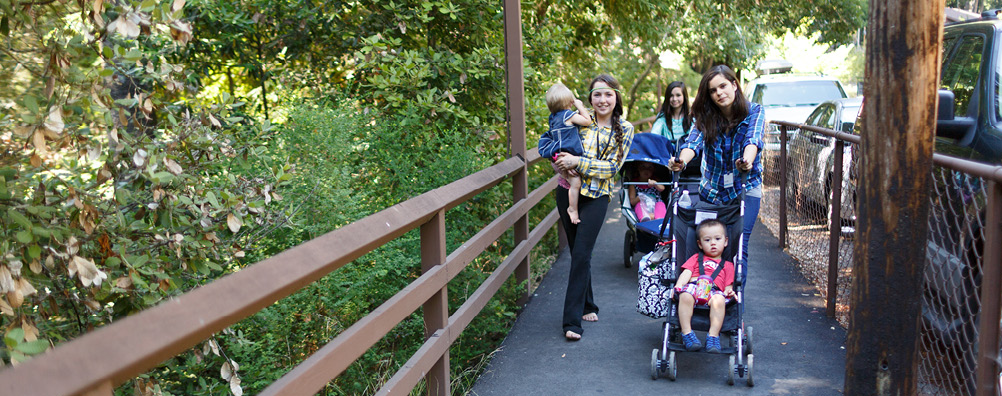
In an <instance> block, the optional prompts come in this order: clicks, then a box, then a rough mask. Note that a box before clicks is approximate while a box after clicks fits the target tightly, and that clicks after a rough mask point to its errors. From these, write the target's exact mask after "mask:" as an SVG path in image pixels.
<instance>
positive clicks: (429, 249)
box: [421, 210, 450, 396]
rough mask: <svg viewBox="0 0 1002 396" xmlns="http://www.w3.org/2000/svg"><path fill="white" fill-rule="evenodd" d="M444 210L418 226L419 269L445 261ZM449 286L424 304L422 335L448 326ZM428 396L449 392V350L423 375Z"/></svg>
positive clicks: (432, 333) (430, 333) (447, 393)
mask: <svg viewBox="0 0 1002 396" xmlns="http://www.w3.org/2000/svg"><path fill="white" fill-rule="evenodd" d="M445 258H446V249H445V211H444V210H439V211H438V213H436V214H435V215H434V216H432V218H431V219H430V220H428V222H427V223H424V224H422V225H421V272H422V273H425V272H428V271H430V270H431V269H432V268H434V267H435V266H438V265H442V264H444V263H445ZM448 290H449V289H448V287H443V288H442V289H441V290H439V291H438V292H437V293H435V295H433V296H431V298H429V299H428V301H427V302H425V303H424V331H425V338H429V337H432V336H433V335H434V334H435V331H437V330H439V329H444V328H445V327H446V326H448V325H449V296H448ZM425 383H426V385H427V387H428V396H448V395H449V394H450V392H449V351H448V350H446V351H445V353H443V354H442V357H441V358H439V359H438V361H437V362H435V365H434V366H432V368H431V370H429V371H428V373H427V374H425Z"/></svg>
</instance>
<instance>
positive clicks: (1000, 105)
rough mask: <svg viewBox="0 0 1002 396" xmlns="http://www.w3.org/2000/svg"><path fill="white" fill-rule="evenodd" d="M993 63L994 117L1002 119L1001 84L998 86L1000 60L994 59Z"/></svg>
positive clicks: (1001, 64)
mask: <svg viewBox="0 0 1002 396" xmlns="http://www.w3.org/2000/svg"><path fill="white" fill-rule="evenodd" d="M995 63H997V65H995V76H994V77H993V78H994V79H995V119H997V120H1002V86H1000V84H999V83H1000V81H999V78H1000V75H1002V62H999V61H996V62H995Z"/></svg>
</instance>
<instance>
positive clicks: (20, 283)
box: [17, 278, 36, 297]
mask: <svg viewBox="0 0 1002 396" xmlns="http://www.w3.org/2000/svg"><path fill="white" fill-rule="evenodd" d="M17 289H18V290H20V291H21V294H22V295H24V296H25V297H28V296H30V295H32V294H35V292H36V290H35V287H34V286H32V285H31V283H30V282H28V280H27V279H24V278H18V279H17Z"/></svg>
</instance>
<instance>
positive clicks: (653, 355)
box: [651, 348, 660, 380]
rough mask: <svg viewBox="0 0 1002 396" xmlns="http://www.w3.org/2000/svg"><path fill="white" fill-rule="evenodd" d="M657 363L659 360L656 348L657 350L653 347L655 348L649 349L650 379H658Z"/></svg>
mask: <svg viewBox="0 0 1002 396" xmlns="http://www.w3.org/2000/svg"><path fill="white" fill-rule="evenodd" d="M659 363H660V362H659V361H658V350H657V348H655V349H653V350H651V379H652V380H657V379H658V374H660V373H659V372H658V366H659V365H660V364H659Z"/></svg>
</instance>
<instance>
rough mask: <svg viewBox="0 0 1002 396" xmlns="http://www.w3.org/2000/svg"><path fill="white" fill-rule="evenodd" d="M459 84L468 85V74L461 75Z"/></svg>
mask: <svg viewBox="0 0 1002 396" xmlns="http://www.w3.org/2000/svg"><path fill="white" fill-rule="evenodd" d="M459 83H460V84H466V73H462V74H460V75H459Z"/></svg>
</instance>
